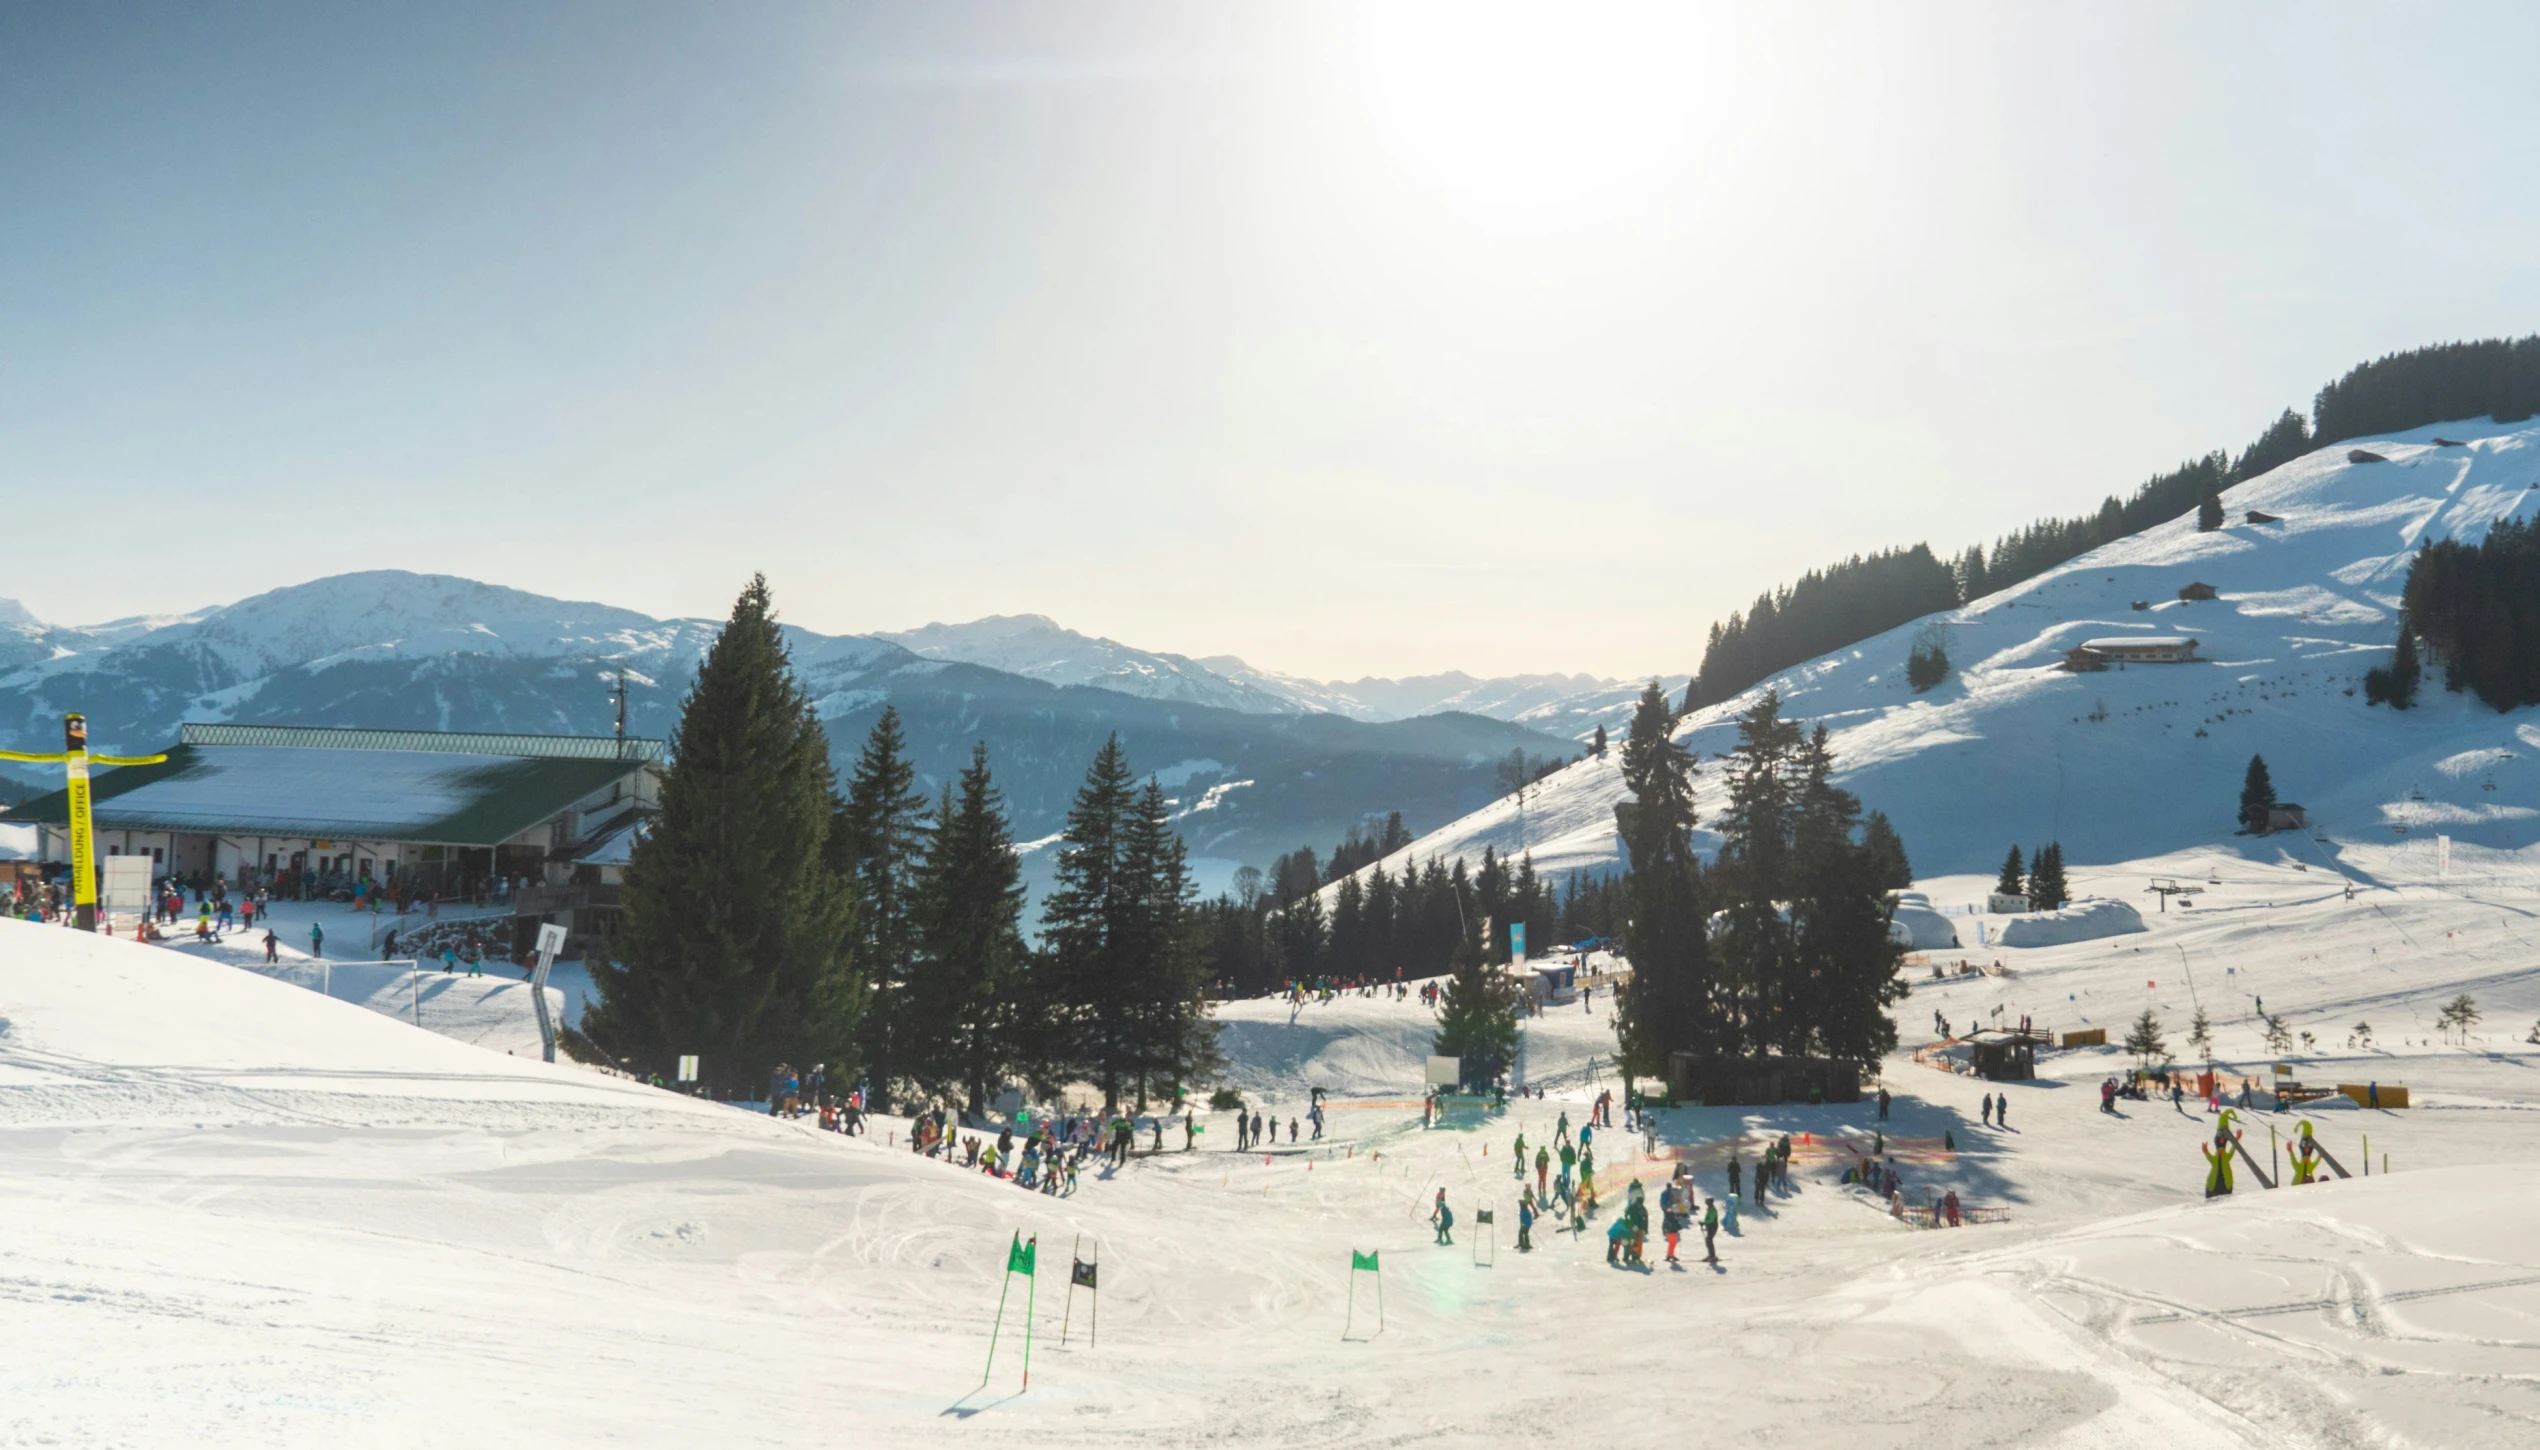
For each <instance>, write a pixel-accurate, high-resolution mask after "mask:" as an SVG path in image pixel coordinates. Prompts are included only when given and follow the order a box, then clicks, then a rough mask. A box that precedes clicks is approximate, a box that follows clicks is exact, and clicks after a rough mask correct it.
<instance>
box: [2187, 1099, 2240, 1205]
mask: <svg viewBox="0 0 2540 1450" xmlns="http://www.w3.org/2000/svg"><path fill="white" fill-rule="evenodd" d="M2237 1116H2238V1114H2236V1113H2235V1112H2234V1111H2233V1110H2231V1109H2229V1108H2225V1109H2223V1114H2222V1117H2221V1118H2220V1119H2218V1120H2217V1121H2216V1122H2215V1125H2214V1142H2213V1146H2212V1147H2209V1148H2199V1149H2198V1150H2197V1151H2199V1152H2201V1153H2203V1154H2204V1155H2205V1196H2206V1197H2207V1198H2221V1197H2224V1196H2226V1195H2228V1194H2229V1193H2230V1192H2231V1155H2232V1143H2233V1141H2234V1140H2235V1139H2237V1138H2238V1137H2239V1136H2240V1133H2239V1131H2238V1130H2237V1129H2235V1128H2233V1127H2232V1120H2233V1119H2234V1118H2235V1117H2237Z"/></svg>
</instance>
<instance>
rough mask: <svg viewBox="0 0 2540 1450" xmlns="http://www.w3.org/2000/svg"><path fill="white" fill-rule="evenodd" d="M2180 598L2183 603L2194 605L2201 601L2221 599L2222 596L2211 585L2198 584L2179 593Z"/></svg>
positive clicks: (2189, 586) (2191, 585)
mask: <svg viewBox="0 0 2540 1450" xmlns="http://www.w3.org/2000/svg"><path fill="white" fill-rule="evenodd" d="M2178 597H2179V600H2180V602H2182V603H2194V602H2195V601H2196V600H2199V599H2220V598H2221V597H2222V595H2221V594H2219V593H2217V592H2216V591H2215V589H2214V586H2213V585H2211V584H2204V583H2197V584H2190V585H2188V586H2187V587H2186V588H2184V589H2181V590H2180V591H2178Z"/></svg>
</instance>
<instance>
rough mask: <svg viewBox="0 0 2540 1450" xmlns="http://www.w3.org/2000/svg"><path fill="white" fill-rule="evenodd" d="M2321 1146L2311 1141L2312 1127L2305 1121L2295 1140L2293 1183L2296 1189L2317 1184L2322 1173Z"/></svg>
mask: <svg viewBox="0 0 2540 1450" xmlns="http://www.w3.org/2000/svg"><path fill="white" fill-rule="evenodd" d="M2319 1151H2320V1149H2319V1144H2317V1143H2314V1142H2312V1141H2311V1125H2310V1123H2309V1122H2307V1121H2305V1122H2304V1123H2303V1124H2302V1131H2301V1132H2300V1133H2298V1134H2296V1135H2295V1136H2294V1139H2293V1182H2294V1185H2295V1186H2296V1187H2298V1186H2300V1185H2302V1184H2305V1183H2313V1182H2317V1181H2318V1180H2317V1178H2316V1177H2315V1176H2314V1175H2316V1174H2317V1173H2318V1172H2319V1171H2320V1160H2319Z"/></svg>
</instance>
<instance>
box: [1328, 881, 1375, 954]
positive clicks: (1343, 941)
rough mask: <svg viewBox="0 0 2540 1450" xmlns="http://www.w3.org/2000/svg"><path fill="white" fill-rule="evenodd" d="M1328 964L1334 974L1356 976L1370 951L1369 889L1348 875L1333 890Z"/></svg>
mask: <svg viewBox="0 0 2540 1450" xmlns="http://www.w3.org/2000/svg"><path fill="white" fill-rule="evenodd" d="M1331 942H1332V944H1331V948H1330V952H1329V955H1328V957H1327V958H1326V964H1327V965H1328V966H1329V967H1330V969H1331V972H1332V975H1334V976H1338V977H1351V976H1356V975H1357V974H1358V972H1359V970H1360V965H1361V963H1363V962H1364V961H1365V960H1366V952H1367V888H1366V887H1364V886H1361V885H1360V884H1359V878H1357V877H1355V876H1344V877H1342V878H1341V884H1340V886H1339V888H1338V889H1337V890H1335V891H1333V893H1332V937H1331Z"/></svg>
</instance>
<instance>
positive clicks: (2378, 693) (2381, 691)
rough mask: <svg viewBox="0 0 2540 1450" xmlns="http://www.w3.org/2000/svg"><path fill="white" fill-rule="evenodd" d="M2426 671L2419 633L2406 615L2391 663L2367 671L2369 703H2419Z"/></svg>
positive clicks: (2402, 707)
mask: <svg viewBox="0 0 2540 1450" xmlns="http://www.w3.org/2000/svg"><path fill="white" fill-rule="evenodd" d="M2412 577H2413V576H2412ZM2422 672H2423V671H2422V667H2421V666H2419V665H2418V663H2417V639H2416V632H2415V631H2414V630H2412V629H2410V628H2408V617H2407V616H2406V615H2405V614H2402V615H2400V616H2399V642H2398V644H2397V645H2396V646H2394V647H2393V648H2392V649H2391V652H2390V663H2389V664H2388V665H2385V666H2380V667H2377V668H2374V669H2369V670H2366V671H2364V701H2365V703H2367V704H2372V705H2387V706H2389V707H2390V708H2391V709H2393V710H2405V709H2407V708H2408V707H2409V706H2411V705H2414V704H2415V703H2416V702H2417V679H2418V677H2419V675H2420V674H2421V673H2422Z"/></svg>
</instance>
